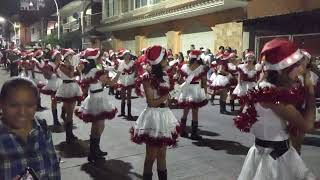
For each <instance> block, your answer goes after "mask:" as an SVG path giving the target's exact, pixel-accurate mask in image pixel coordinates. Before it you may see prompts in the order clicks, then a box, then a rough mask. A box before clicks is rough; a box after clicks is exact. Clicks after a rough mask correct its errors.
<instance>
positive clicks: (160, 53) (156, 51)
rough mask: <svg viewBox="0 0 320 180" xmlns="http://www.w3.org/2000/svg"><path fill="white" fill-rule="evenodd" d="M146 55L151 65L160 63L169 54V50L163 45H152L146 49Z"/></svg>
mask: <svg viewBox="0 0 320 180" xmlns="http://www.w3.org/2000/svg"><path fill="white" fill-rule="evenodd" d="M145 54H146V57H147V60H148V62H149V63H150V64H151V65H156V64H159V63H160V62H161V61H162V60H163V58H164V57H165V56H166V55H167V51H166V49H165V48H163V47H162V46H158V45H155V46H151V47H149V48H148V49H147V50H146V53H145Z"/></svg>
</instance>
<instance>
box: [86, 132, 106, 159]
mask: <svg viewBox="0 0 320 180" xmlns="http://www.w3.org/2000/svg"><path fill="white" fill-rule="evenodd" d="M106 155H108V153H107V152H103V151H101V149H100V138H94V137H92V136H91V137H90V152H89V155H88V161H89V162H92V163H96V162H101V161H105V158H104V157H103V156H106Z"/></svg>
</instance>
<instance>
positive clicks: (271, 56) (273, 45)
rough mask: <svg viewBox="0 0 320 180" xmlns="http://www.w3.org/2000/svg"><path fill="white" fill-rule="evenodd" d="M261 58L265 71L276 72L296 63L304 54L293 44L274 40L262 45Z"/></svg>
mask: <svg viewBox="0 0 320 180" xmlns="http://www.w3.org/2000/svg"><path fill="white" fill-rule="evenodd" d="M261 56H265V67H264V68H265V70H274V71H278V70H282V69H285V68H287V67H289V66H291V65H293V64H295V63H297V62H298V61H300V60H301V59H303V57H304V54H303V53H302V51H301V50H300V49H298V47H297V46H296V45H295V44H294V43H293V42H291V41H289V40H287V39H281V38H276V39H273V40H271V41H269V42H267V43H266V44H265V45H264V47H263V49H262V51H261Z"/></svg>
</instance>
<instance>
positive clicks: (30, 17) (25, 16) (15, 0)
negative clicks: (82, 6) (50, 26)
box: [0, 0, 72, 24]
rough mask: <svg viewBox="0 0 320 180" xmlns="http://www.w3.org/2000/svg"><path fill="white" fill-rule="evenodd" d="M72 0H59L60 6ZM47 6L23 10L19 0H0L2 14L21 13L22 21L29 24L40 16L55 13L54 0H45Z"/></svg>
mask: <svg viewBox="0 0 320 180" xmlns="http://www.w3.org/2000/svg"><path fill="white" fill-rule="evenodd" d="M71 1H72V0H57V2H58V6H59V8H61V7H63V6H64V5H65V4H67V3H69V2H71ZM45 3H46V7H45V8H44V9H41V10H40V11H39V12H21V11H20V7H19V0H0V16H5V17H13V15H15V14H19V15H18V18H19V20H20V21H22V22H24V23H26V24H28V23H32V22H34V21H37V20H38V19H39V17H48V16H50V15H51V14H53V13H55V11H56V10H55V4H54V1H53V0H45Z"/></svg>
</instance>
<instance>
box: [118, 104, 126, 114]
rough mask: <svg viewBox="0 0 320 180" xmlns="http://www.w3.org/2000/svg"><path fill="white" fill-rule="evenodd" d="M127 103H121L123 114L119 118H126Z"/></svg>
mask: <svg viewBox="0 0 320 180" xmlns="http://www.w3.org/2000/svg"><path fill="white" fill-rule="evenodd" d="M125 108H126V102H125V101H121V114H119V115H118V117H121V116H126V110H125Z"/></svg>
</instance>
